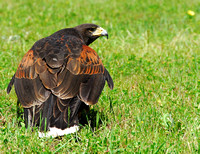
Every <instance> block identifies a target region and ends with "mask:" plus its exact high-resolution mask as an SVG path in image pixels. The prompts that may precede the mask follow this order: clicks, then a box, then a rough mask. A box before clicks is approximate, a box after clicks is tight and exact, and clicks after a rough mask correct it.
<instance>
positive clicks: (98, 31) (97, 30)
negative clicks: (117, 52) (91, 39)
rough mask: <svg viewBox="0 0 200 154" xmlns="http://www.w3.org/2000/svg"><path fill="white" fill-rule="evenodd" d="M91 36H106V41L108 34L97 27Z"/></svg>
mask: <svg viewBox="0 0 200 154" xmlns="http://www.w3.org/2000/svg"><path fill="white" fill-rule="evenodd" d="M92 35H93V36H106V37H107V39H108V33H107V31H106V30H105V29H103V28H101V27H98V28H97V29H96V30H95V31H94V32H93V33H92Z"/></svg>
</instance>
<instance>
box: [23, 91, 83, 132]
mask: <svg viewBox="0 0 200 154" xmlns="http://www.w3.org/2000/svg"><path fill="white" fill-rule="evenodd" d="M82 103H83V102H82V101H81V100H80V99H78V97H74V98H70V99H66V100H61V99H59V98H57V97H56V96H55V95H53V94H51V95H50V96H49V98H48V99H47V100H46V101H45V102H44V103H43V104H42V105H36V106H34V107H33V106H32V107H31V108H24V119H25V125H26V127H28V126H30V127H33V126H37V127H39V129H40V131H41V132H43V131H48V130H49V129H50V128H54V127H55V128H58V129H61V130H64V129H66V128H69V127H72V126H74V125H78V124H79V120H78V114H79V112H80V111H81V110H82V109H80V106H81V104H82ZM61 104H64V106H65V109H64V110H63V109H62V110H60V109H59V107H58V106H59V105H61Z"/></svg>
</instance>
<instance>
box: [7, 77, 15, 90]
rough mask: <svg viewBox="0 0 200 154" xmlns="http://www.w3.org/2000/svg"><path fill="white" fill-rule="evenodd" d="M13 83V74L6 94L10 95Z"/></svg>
mask: <svg viewBox="0 0 200 154" xmlns="http://www.w3.org/2000/svg"><path fill="white" fill-rule="evenodd" d="M14 82H15V74H14V75H13V77H12V79H11V80H10V83H9V84H8V87H7V94H9V93H10V91H11V89H12V86H13V84H14Z"/></svg>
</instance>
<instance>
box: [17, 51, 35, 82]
mask: <svg viewBox="0 0 200 154" xmlns="http://www.w3.org/2000/svg"><path fill="white" fill-rule="evenodd" d="M35 61H36V58H35V57H34V55H33V50H29V51H28V52H27V53H26V54H25V55H24V57H23V58H22V60H21V62H20V64H19V66H18V69H17V72H16V74H15V77H16V78H20V79H21V78H28V79H34V78H36V77H37V74H36V73H35V68H34V67H33V65H34V63H35ZM31 67H33V68H31Z"/></svg>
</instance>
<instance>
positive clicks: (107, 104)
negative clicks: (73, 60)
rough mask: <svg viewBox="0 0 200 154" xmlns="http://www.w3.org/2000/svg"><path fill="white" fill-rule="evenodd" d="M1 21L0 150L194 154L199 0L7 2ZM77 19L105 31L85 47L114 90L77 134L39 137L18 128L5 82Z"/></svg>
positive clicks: (198, 123) (199, 127)
mask: <svg viewBox="0 0 200 154" xmlns="http://www.w3.org/2000/svg"><path fill="white" fill-rule="evenodd" d="M188 10H193V11H194V12H195V13H196V14H195V16H193V17H190V16H189V15H187V11H188ZM0 23H1V24H0V29H1V30H0V31H1V34H0V50H1V51H0V79H1V80H0V153H3V152H52V153H55V152H74V153H106V152H108V153H131V152H136V153H200V112H199V111H200V98H199V93H200V68H199V67H200V66H199V64H200V28H199V27H200V2H199V0H192V1H188V0H176V1H174V0H143V1H139V0H138V1H136V0H117V1H115V0H112V1H107V0H99V1H94V0H87V1H83V0H81V1H78V0H70V1H62V0H52V1H51V0H49V1H42V0H41V1H30V0H27V1H24V0H18V1H15V0H7V1H1V2H0ZM82 23H95V24H98V25H100V26H101V27H103V28H105V29H106V30H107V31H108V33H109V34H110V38H109V39H108V40H106V39H104V38H100V39H98V40H97V41H95V42H94V43H93V44H92V45H91V47H92V48H93V49H94V50H96V51H97V52H98V54H99V56H100V57H101V59H102V61H103V63H104V65H105V67H106V68H107V69H108V70H109V72H110V74H111V75H112V77H113V79H114V83H115V87H114V90H113V91H110V90H109V88H108V87H107V86H106V88H105V89H104V91H103V93H102V95H101V97H100V100H99V102H98V103H97V104H96V105H94V106H93V107H92V109H93V111H95V112H97V116H95V117H93V119H92V120H89V121H88V122H89V124H88V125H86V126H84V127H82V129H81V130H80V131H79V132H78V133H76V134H72V135H67V136H64V137H62V138H57V139H52V138H50V139H48V138H47V139H45V138H44V139H39V138H38V134H37V129H34V130H33V132H32V131H31V130H29V129H28V130H26V129H25V128H24V123H23V122H21V123H20V124H19V125H18V123H17V116H16V104H17V98H16V95H15V92H14V90H12V92H11V94H10V95H7V94H6V87H7V85H8V83H9V80H10V78H11V77H12V75H13V74H14V72H15V71H16V69H17V66H18V64H19V62H20V60H21V58H22V57H23V55H24V54H25V53H26V52H27V51H28V50H29V49H30V48H31V46H32V45H33V43H34V42H35V41H36V40H38V39H40V38H42V37H45V36H48V35H50V34H52V33H53V32H55V31H57V30H59V29H62V28H65V27H73V26H76V25H78V24H82ZM94 124H95V125H96V127H92V125H94Z"/></svg>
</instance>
